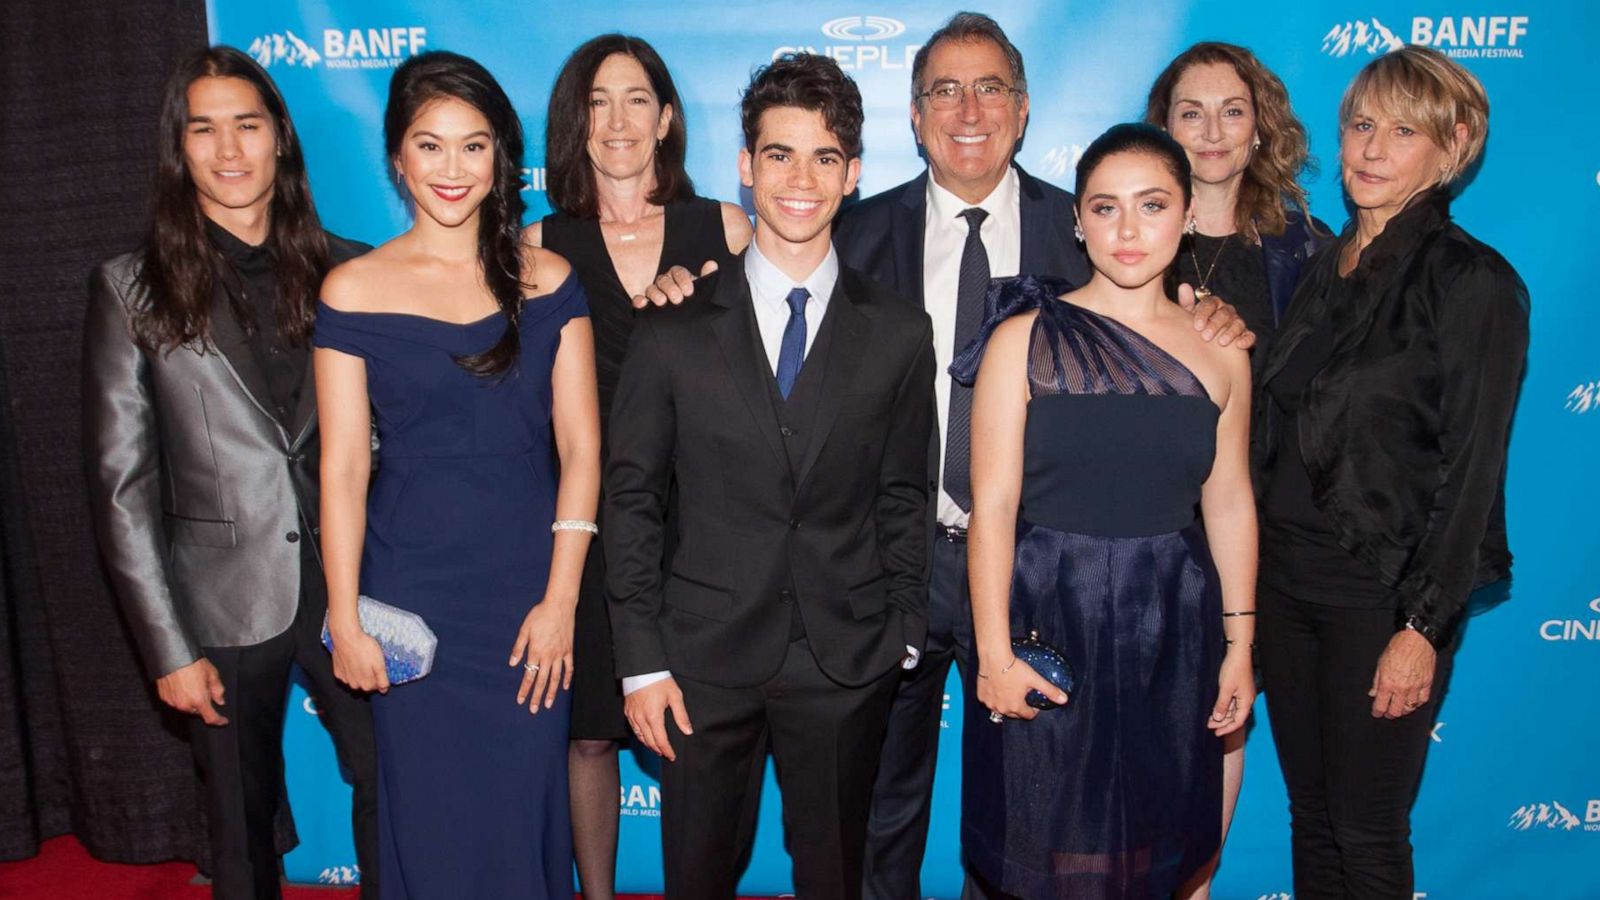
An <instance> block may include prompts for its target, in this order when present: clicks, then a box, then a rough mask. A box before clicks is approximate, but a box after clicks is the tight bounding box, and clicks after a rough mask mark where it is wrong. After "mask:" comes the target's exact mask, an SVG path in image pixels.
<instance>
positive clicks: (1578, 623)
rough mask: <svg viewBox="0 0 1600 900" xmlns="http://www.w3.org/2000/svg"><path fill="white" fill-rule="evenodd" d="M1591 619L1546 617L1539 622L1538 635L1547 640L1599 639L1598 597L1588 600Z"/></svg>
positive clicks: (1599, 616)
mask: <svg viewBox="0 0 1600 900" xmlns="http://www.w3.org/2000/svg"><path fill="white" fill-rule="evenodd" d="M1589 612H1591V613H1594V616H1595V617H1594V618H1591V619H1546V620H1544V621H1543V622H1540V623H1539V637H1542V638H1544V639H1545V640H1547V641H1600V597H1596V598H1594V599H1593V600H1590V601H1589Z"/></svg>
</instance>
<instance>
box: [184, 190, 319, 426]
mask: <svg viewBox="0 0 1600 900" xmlns="http://www.w3.org/2000/svg"><path fill="white" fill-rule="evenodd" d="M206 234H207V235H208V236H209V237H210V238H211V243H212V244H213V245H214V246H215V247H216V248H217V250H218V251H219V252H220V253H221V254H222V258H223V260H225V261H226V263H227V265H226V266H225V267H224V268H223V271H222V272H221V273H220V277H219V278H218V279H217V286H216V291H217V298H216V299H217V301H219V302H217V303H216V304H215V305H214V307H213V308H214V309H218V310H220V309H224V308H225V309H227V310H230V311H231V312H232V313H233V315H235V316H236V317H238V319H239V325H240V327H241V328H242V329H243V330H244V332H245V334H246V335H247V343H248V344H249V347H250V353H251V355H252V356H254V357H255V362H256V366H257V367H258V368H259V369H260V370H261V372H262V374H263V375H265V376H266V380H267V390H268V392H269V393H270V394H271V396H270V397H260V398H257V399H259V400H260V401H261V402H262V404H264V405H266V406H267V407H268V408H269V409H271V410H272V412H273V414H274V415H275V416H277V419H278V421H279V423H280V424H282V425H284V426H285V427H287V426H288V424H289V416H290V415H291V414H292V412H293V410H294V409H295V408H296V407H297V406H298V405H299V403H300V386H301V384H302V383H303V382H304V381H305V376H306V366H307V365H309V364H310V361H311V354H310V345H309V344H307V343H306V342H304V341H295V340H290V339H289V338H287V337H286V336H285V335H284V334H283V330H282V328H281V327H280V326H279V323H278V273H277V260H276V259H275V258H274V257H273V255H272V251H271V250H269V249H268V248H267V246H266V245H265V244H262V245H259V246H258V245H252V244H247V243H245V242H244V241H242V240H240V239H239V238H237V237H235V236H234V235H233V233H232V232H230V231H228V230H227V229H226V228H223V227H222V226H220V225H218V224H217V223H215V222H213V221H211V220H210V219H207V220H206Z"/></svg>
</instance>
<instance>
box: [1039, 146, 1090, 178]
mask: <svg viewBox="0 0 1600 900" xmlns="http://www.w3.org/2000/svg"><path fill="white" fill-rule="evenodd" d="M1083 150H1084V147H1083V145H1082V144H1060V145H1058V146H1055V147H1051V148H1049V149H1047V150H1045V151H1044V152H1043V153H1041V154H1039V163H1038V165H1036V166H1034V170H1036V171H1038V172H1039V174H1041V175H1043V176H1044V177H1046V178H1060V177H1062V176H1063V175H1066V174H1067V173H1068V172H1070V171H1072V170H1073V169H1075V168H1077V166H1078V160H1080V159H1082V158H1083Z"/></svg>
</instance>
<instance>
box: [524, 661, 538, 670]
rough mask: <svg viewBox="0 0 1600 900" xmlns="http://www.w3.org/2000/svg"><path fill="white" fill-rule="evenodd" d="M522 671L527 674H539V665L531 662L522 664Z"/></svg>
mask: <svg viewBox="0 0 1600 900" xmlns="http://www.w3.org/2000/svg"><path fill="white" fill-rule="evenodd" d="M522 670H523V671H525V672H537V671H539V664H538V663H536V662H533V661H531V660H530V661H528V662H525V663H523V664H522Z"/></svg>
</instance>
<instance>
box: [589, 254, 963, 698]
mask: <svg viewBox="0 0 1600 900" xmlns="http://www.w3.org/2000/svg"><path fill="white" fill-rule="evenodd" d="M703 290H708V291H709V293H708V294H706V296H708V297H709V299H708V301H707V302H703V303H691V304H686V305H685V306H683V307H681V308H672V309H662V310H658V309H649V310H646V311H644V312H642V313H640V315H639V319H638V321H637V323H636V325H635V327H634V332H633V336H632V341H631V343H630V345H629V349H628V354H627V357H626V359H625V360H624V362H623V366H622V374H621V378H620V381H619V384H618V386H617V395H616V400H615V404H614V406H613V407H612V416H611V423H612V424H611V434H610V435H609V438H610V442H611V457H610V460H609V461H608V463H607V465H606V471H605V521H606V528H605V531H604V534H603V538H604V540H605V553H606V560H607V567H606V568H607V587H608V589H609V590H608V593H609V594H610V598H611V623H612V631H613V636H614V640H615V646H616V657H617V672H618V674H619V675H622V676H629V675H640V674H645V673H649V672H655V671H661V670H670V671H672V672H673V673H674V674H675V675H681V676H684V677H688V678H691V679H694V680H696V681H703V682H707V683H710V684H715V685H720V686H724V687H741V686H748V685H754V684H759V683H761V682H764V681H766V680H768V679H770V678H771V677H772V676H774V675H775V674H776V673H777V671H778V668H779V666H780V664H781V663H782V662H783V657H784V653H785V650H786V647H787V645H788V643H789V638H790V628H791V624H792V616H793V614H794V611H793V606H791V604H793V603H798V604H799V610H800V616H801V620H802V621H803V622H804V625H805V631H806V635H807V638H808V639H809V642H810V645H811V650H812V653H813V654H814V655H815V656H816V659H817V663H818V664H819V665H820V666H821V668H822V670H823V671H824V672H825V673H827V675H828V676H829V677H830V678H832V679H834V680H835V681H838V682H839V683H841V684H844V685H861V684H865V683H867V682H870V681H871V680H873V679H875V678H878V677H880V676H882V675H883V674H884V673H885V672H887V671H889V670H890V669H891V668H892V667H894V666H895V665H897V664H898V663H899V661H900V660H901V659H902V658H904V656H905V652H906V645H908V644H909V645H911V646H913V647H921V646H922V644H923V640H924V637H925V636H926V632H927V620H926V612H925V611H926V604H927V591H926V587H927V585H926V579H925V575H924V567H923V564H924V560H925V556H926V542H927V540H928V532H927V529H926V526H925V521H926V520H925V515H926V510H927V505H928V489H927V484H928V473H927V458H928V457H927V447H928V441H929V439H930V436H931V431H932V427H933V425H932V423H933V343H932V326H931V324H930V323H929V320H928V317H927V315H926V314H924V313H922V312H920V311H918V310H916V309H914V308H912V307H910V306H908V305H906V304H905V303H902V302H899V301H897V300H896V299H894V298H893V297H892V296H891V295H890V294H889V293H888V292H887V291H884V290H882V289H881V288H878V287H875V286H872V285H871V284H870V283H869V282H867V281H866V280H865V279H863V278H862V277H860V276H859V275H858V274H856V273H855V272H852V271H850V270H849V269H847V268H842V269H841V271H840V273H839V281H838V284H837V286H836V288H835V289H834V293H833V296H832V297H831V298H830V300H829V303H828V312H827V314H826V316H825V318H824V319H823V323H822V328H823V329H824V332H819V334H818V336H817V342H818V344H820V343H821V341H822V339H823V337H824V334H826V335H827V336H828V338H829V340H830V342H831V345H830V350H829V352H828V355H827V360H826V366H827V368H826V370H825V372H824V374H823V381H822V385H821V399H820V401H819V402H818V404H817V410H816V418H815V425H814V426H813V428H812V435H811V439H810V441H809V444H808V450H807V452H806V455H805V457H804V461H803V463H802V464H801V465H800V466H799V468H798V469H797V470H796V473H795V474H791V467H790V463H789V460H788V454H787V453H786V451H785V448H784V446H783V441H784V440H785V438H784V436H783V435H782V434H781V433H780V428H779V424H778V419H777V413H776V410H775V408H774V405H773V400H772V389H771V387H770V384H771V382H772V373H771V368H770V366H769V365H768V363H767V360H766V358H765V357H764V356H763V355H762V353H761V343H760V335H759V333H758V331H757V326H756V321H755V314H754V311H753V308H752V306H751V303H752V300H751V297H750V289H749V285H748V284H747V282H746V280H745V278H744V268H743V261H742V259H741V260H740V261H738V262H736V263H735V264H734V265H733V266H730V267H729V268H728V269H726V270H725V271H723V272H720V273H718V274H716V275H715V276H712V277H710V278H707V279H706V286H705V288H703ZM829 329H831V331H829ZM674 479H676V483H677V489H678V493H677V496H678V545H677V548H676V549H675V551H674V553H673V557H672V561H671V565H670V569H669V571H668V572H667V573H666V574H665V576H664V575H663V572H662V540H663V532H664V524H663V517H664V512H665V509H666V500H667V488H668V485H669V484H670V483H672V482H673V480H674Z"/></svg>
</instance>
